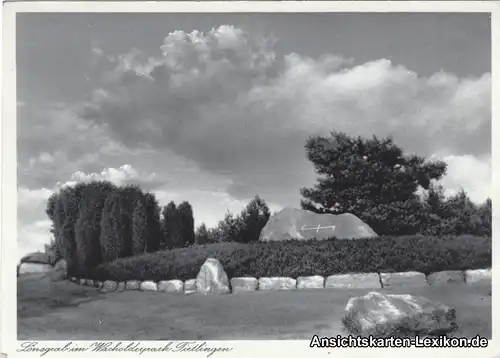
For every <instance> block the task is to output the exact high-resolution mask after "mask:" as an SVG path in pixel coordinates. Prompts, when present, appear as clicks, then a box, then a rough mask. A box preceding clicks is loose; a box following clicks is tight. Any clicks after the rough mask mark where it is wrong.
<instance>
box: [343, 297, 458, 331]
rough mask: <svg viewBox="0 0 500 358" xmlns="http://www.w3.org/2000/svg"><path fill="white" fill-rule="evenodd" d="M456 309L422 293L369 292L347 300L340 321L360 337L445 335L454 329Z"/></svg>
mask: <svg viewBox="0 0 500 358" xmlns="http://www.w3.org/2000/svg"><path fill="white" fill-rule="evenodd" d="M455 320H456V317H455V309H454V308H451V307H448V306H446V305H444V304H442V303H438V302H433V301H431V300H429V299H427V298H425V297H422V296H412V295H390V294H387V295H385V294H382V293H380V292H370V293H368V294H367V295H365V296H360V297H353V298H351V299H350V300H349V302H348V303H347V306H346V308H345V314H344V318H343V319H342V323H343V324H344V327H345V328H346V330H347V331H348V332H349V333H350V334H355V335H360V336H370V335H373V336H375V337H384V336H391V335H396V336H411V335H415V334H419V335H435V334H445V333H448V332H451V331H453V330H454V329H455V328H456V322H455Z"/></svg>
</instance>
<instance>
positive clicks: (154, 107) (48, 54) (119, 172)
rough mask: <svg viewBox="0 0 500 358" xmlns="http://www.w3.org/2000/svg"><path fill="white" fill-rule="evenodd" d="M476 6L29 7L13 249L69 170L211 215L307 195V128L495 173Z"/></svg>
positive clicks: (481, 188)
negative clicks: (84, 10) (247, 10)
mask: <svg viewBox="0 0 500 358" xmlns="http://www.w3.org/2000/svg"><path fill="white" fill-rule="evenodd" d="M490 51H491V43H490V19H489V17H488V15H483V14H346V13H344V14H248V15H242V14H223V15H217V14H206V15H205V14H203V15H201V14H172V15H168V14H47V13H46V14H18V15H17V80H18V83H17V107H18V117H17V126H18V160H19V163H18V180H19V186H18V201H19V208H18V243H19V247H18V249H19V250H18V251H19V252H18V253H19V255H23V254H25V253H27V252H30V251H34V250H37V249H41V248H43V244H44V243H46V242H47V241H48V240H49V239H50V234H49V231H48V230H49V227H50V222H49V221H48V220H47V218H46V216H45V213H44V209H45V200H46V199H47V197H48V196H49V195H50V194H51V193H52V192H53V191H54V190H57V188H58V187H59V186H60V185H62V184H64V183H68V182H76V181H82V180H90V179H107V180H111V181H113V182H115V183H117V184H123V183H134V184H139V185H141V187H143V188H144V189H146V190H150V191H153V192H154V193H156V195H157V198H158V199H159V201H160V203H161V204H166V203H167V202H168V201H170V200H174V201H176V202H179V201H181V200H189V202H191V204H192V205H193V208H194V213H195V220H196V225H199V224H200V223H201V222H205V223H206V224H207V225H209V226H213V225H214V224H216V222H217V221H218V220H220V219H222V218H223V216H224V213H225V212H226V211H227V210H230V211H233V212H237V211H239V210H241V209H242V208H243V206H244V205H245V204H246V203H247V202H248V201H249V199H250V198H251V197H253V196H254V195H255V194H259V195H260V196H261V197H262V198H264V199H265V200H266V201H267V202H268V203H269V205H270V206H271V208H272V209H273V210H278V209H280V208H282V207H283V206H298V205H299V202H300V194H299V189H300V188H301V187H303V186H307V185H310V184H312V183H314V180H315V174H314V171H313V168H312V166H311V164H310V163H309V162H308V161H307V160H306V158H305V151H304V144H305V140H306V139H307V138H308V136H310V135H314V134H327V133H329V132H330V131H332V130H336V131H345V132H347V133H348V134H351V135H364V136H371V135H373V134H376V135H379V136H386V135H392V136H393V137H394V140H395V142H396V143H397V144H399V145H401V146H402V147H403V148H404V149H405V150H406V151H407V152H408V153H417V154H420V155H424V156H427V157H431V156H434V157H436V158H441V159H443V160H445V161H446V162H447V163H448V164H449V171H448V174H447V176H446V178H445V179H444V180H443V184H444V186H445V188H446V189H447V190H448V193H453V192H454V191H456V190H458V189H459V188H461V187H463V188H464V189H465V190H466V191H467V192H468V193H469V195H470V196H471V198H472V199H473V200H475V201H477V202H482V201H483V200H484V199H485V198H486V197H488V196H489V195H490V188H491V183H490V181H491V149H490V146H491V129H490V127H491V109H490V107H491V106H490V105H491V52H490Z"/></svg>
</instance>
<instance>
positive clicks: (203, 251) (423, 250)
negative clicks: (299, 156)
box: [86, 236, 492, 281]
mask: <svg viewBox="0 0 500 358" xmlns="http://www.w3.org/2000/svg"><path fill="white" fill-rule="evenodd" d="M491 252H492V244H491V238H485V237H474V236H458V237H424V236H403V237H378V238H375V239H357V240H338V239H330V240H324V241H314V240H309V241H297V240H291V241H282V242H256V243H251V244H239V243H218V244H209V245H201V246H196V245H195V246H191V247H187V248H181V249H173V250H166V251H159V252H155V253H151V254H144V255H139V256H133V257H129V258H124V259H119V260H116V261H113V262H110V263H106V264H102V265H99V266H96V267H94V268H92V269H90V270H88V272H87V273H86V276H87V278H91V279H96V280H116V281H125V280H132V279H137V280H154V281H160V280H171V279H180V280H186V279H191V278H195V277H196V276H197V274H198V271H199V269H200V266H201V265H202V264H203V262H204V261H205V259H207V258H208V257H213V258H216V259H218V260H220V262H221V263H222V265H223V266H224V269H225V270H226V273H227V275H228V276H229V278H231V277H242V276H243V277H244V276H252V277H270V276H287V277H293V278H296V277H298V276H310V275H321V276H329V275H333V274H340V273H350V272H403V271H419V272H422V273H425V274H429V273H432V272H436V271H444V270H468V269H480V268H487V267H491Z"/></svg>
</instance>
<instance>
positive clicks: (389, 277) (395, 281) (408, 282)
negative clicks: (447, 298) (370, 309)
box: [380, 271, 429, 288]
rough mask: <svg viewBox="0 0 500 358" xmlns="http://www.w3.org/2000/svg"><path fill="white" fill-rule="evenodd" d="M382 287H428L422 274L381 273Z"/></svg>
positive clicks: (409, 272) (410, 272) (411, 272)
mask: <svg viewBox="0 0 500 358" xmlns="http://www.w3.org/2000/svg"><path fill="white" fill-rule="evenodd" d="M380 279H381V281H382V287H383V288H388V287H410V286H411V287H426V286H429V284H428V283H427V279H426V277H425V275H424V274H423V273H422V272H416V271H408V272H387V273H386V272H383V273H380Z"/></svg>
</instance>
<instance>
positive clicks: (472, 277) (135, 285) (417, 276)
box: [69, 258, 491, 294]
mask: <svg viewBox="0 0 500 358" xmlns="http://www.w3.org/2000/svg"><path fill="white" fill-rule="evenodd" d="M69 279H70V280H71V281H72V282H74V283H77V284H80V285H85V286H89V287H95V288H98V289H100V290H102V291H103V292H114V291H125V290H132V291H153V292H167V293H183V294H193V293H203V294H208V293H218V294H222V293H241V292H251V291H257V290H258V291H273V290H304V289H320V288H326V289H349V288H361V289H380V288H389V287H425V286H438V285H448V284H467V285H473V284H477V283H485V284H490V285H491V269H482V270H467V271H441V272H434V273H432V274H430V275H427V276H426V275H425V274H423V273H421V272H394V273H380V274H379V273H353V274H342V275H331V276H328V277H323V276H307V277H298V278H296V279H295V278H290V277H260V278H255V277H233V278H232V279H231V280H228V278H227V275H226V273H225V272H224V269H223V268H222V265H221V264H220V262H219V261H218V260H216V259H212V258H209V259H207V261H205V263H204V264H203V265H202V267H201V269H200V273H199V274H198V276H197V277H196V278H195V279H190V280H186V281H181V280H166V281H158V282H155V281H142V282H141V281H137V280H130V281H123V282H116V281H104V282H102V281H95V280H89V279H78V278H76V277H71V278H69Z"/></svg>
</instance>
